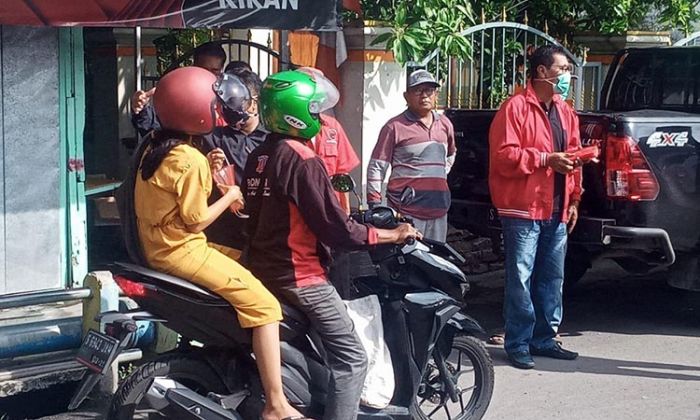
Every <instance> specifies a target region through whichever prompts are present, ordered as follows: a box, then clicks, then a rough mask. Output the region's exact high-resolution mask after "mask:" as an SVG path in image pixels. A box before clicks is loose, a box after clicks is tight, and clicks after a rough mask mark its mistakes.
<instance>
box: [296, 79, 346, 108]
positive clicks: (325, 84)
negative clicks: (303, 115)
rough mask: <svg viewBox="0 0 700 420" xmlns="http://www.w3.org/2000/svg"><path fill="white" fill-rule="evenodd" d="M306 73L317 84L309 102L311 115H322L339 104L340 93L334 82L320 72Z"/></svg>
mask: <svg viewBox="0 0 700 420" xmlns="http://www.w3.org/2000/svg"><path fill="white" fill-rule="evenodd" d="M302 71H303V70H302ZM304 73H306V74H308V75H309V76H311V77H312V78H313V79H314V82H316V90H315V91H314V94H313V95H312V96H311V100H310V101H309V112H310V113H311V114H320V113H322V112H323V111H327V110H329V109H331V108H333V107H334V106H336V105H337V104H338V100H339V99H340V92H338V89H337V88H336V87H335V85H334V84H333V82H331V81H330V80H328V78H326V76H324V75H323V74H322V73H321V72H320V71H318V72H308V71H304Z"/></svg>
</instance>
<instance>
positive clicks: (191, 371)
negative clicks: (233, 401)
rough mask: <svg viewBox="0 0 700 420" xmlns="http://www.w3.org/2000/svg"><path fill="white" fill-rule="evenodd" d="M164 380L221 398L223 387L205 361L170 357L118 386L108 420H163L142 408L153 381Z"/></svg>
mask: <svg viewBox="0 0 700 420" xmlns="http://www.w3.org/2000/svg"><path fill="white" fill-rule="evenodd" d="M157 376H166V377H168V378H170V379H173V380H175V381H177V382H180V383H181V384H183V385H185V386H187V387H189V388H190V389H192V390H193V391H195V392H197V393H199V394H201V395H206V394H207V393H208V392H215V393H218V394H224V393H226V392H227V390H226V386H225V385H224V383H223V382H222V381H221V379H220V378H219V376H218V375H217V374H216V372H215V371H214V369H213V368H212V367H211V366H210V365H209V364H208V363H206V362H205V361H203V360H201V359H199V358H196V357H192V356H186V355H171V356H167V357H164V358H161V359H159V360H156V361H153V362H149V363H146V364H145V365H142V366H141V367H140V368H138V369H137V370H136V371H134V372H133V373H132V374H131V375H129V377H128V378H126V380H125V381H124V382H122V383H121V385H119V388H118V389H117V392H116V393H115V394H114V397H113V398H112V403H111V405H110V408H109V412H108V414H107V419H108V420H127V419H128V420H131V419H165V417H164V416H162V415H159V414H158V413H154V412H153V410H150V409H149V407H142V405H143V406H145V405H146V404H145V401H144V403H143V404H141V400H142V399H143V397H144V395H145V394H146V391H148V388H149V387H150V385H151V381H152V380H153V378H154V377H157Z"/></svg>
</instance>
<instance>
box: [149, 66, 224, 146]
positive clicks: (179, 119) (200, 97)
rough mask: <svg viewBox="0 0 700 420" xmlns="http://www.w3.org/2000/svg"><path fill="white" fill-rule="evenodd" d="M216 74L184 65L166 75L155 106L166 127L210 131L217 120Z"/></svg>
mask: <svg viewBox="0 0 700 420" xmlns="http://www.w3.org/2000/svg"><path fill="white" fill-rule="evenodd" d="M215 81H216V76H214V75H213V74H212V73H210V72H209V71H207V70H204V69H202V68H199V67H181V68H179V69H175V70H173V71H171V72H170V73H168V74H166V75H165V76H163V77H162V78H161V79H160V81H159V82H158V87H157V89H156V92H155V94H154V95H153V107H154V108H155V112H156V116H157V117H158V120H159V121H160V125H161V126H162V127H163V128H164V129H168V130H174V131H180V132H183V133H187V134H206V133H210V132H211V131H212V130H213V129H214V126H215V123H216V93H215V92H214V89H213V87H212V86H213V84H214V82H215Z"/></svg>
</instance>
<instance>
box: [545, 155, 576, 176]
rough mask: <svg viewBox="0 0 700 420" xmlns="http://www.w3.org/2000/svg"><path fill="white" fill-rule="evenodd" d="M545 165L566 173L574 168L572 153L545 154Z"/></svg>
mask: <svg viewBox="0 0 700 420" xmlns="http://www.w3.org/2000/svg"><path fill="white" fill-rule="evenodd" d="M547 166H549V167H550V168H552V169H554V170H555V171H556V172H559V173H560V174H564V175H566V174H568V173H569V172H571V171H573V170H574V161H573V155H571V154H570V153H550V154H549V155H548V156H547Z"/></svg>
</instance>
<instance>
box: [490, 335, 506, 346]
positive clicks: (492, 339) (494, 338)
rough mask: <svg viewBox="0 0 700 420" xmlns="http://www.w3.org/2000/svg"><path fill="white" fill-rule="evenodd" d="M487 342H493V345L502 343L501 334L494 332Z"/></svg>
mask: <svg viewBox="0 0 700 420" xmlns="http://www.w3.org/2000/svg"><path fill="white" fill-rule="evenodd" d="M488 343H489V344H493V345H495V346H502V345H503V336H502V335H499V334H494V335H492V336H491V337H489V339H488Z"/></svg>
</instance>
